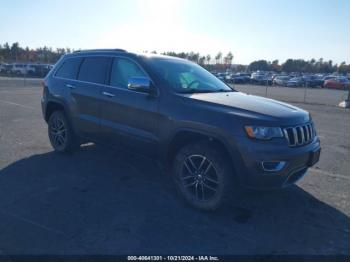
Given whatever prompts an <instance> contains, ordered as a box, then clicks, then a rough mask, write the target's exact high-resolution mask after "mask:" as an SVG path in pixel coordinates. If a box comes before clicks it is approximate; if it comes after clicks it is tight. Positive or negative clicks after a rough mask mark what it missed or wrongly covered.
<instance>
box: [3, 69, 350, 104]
mask: <svg viewBox="0 0 350 262" xmlns="http://www.w3.org/2000/svg"><path fill="white" fill-rule="evenodd" d="M41 81H42V79H41V78H33V77H30V76H28V75H22V76H20V77H18V76H15V77H9V76H0V87H1V88H2V89H3V88H20V87H40V86H41V85H40V82H41ZM233 86H234V88H235V89H236V90H238V91H241V92H243V93H247V94H252V95H257V96H263V97H267V98H272V99H276V100H280V101H285V102H290V103H308V104H318V105H329V106H338V105H339V103H341V102H342V101H344V100H350V90H349V91H347V90H333V89H325V88H311V87H307V86H306V87H281V86H274V85H252V84H234V85H233Z"/></svg>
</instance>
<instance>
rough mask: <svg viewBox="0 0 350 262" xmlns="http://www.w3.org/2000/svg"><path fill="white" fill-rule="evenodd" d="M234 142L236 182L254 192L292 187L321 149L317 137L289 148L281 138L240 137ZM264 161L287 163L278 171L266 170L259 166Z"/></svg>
mask: <svg viewBox="0 0 350 262" xmlns="http://www.w3.org/2000/svg"><path fill="white" fill-rule="evenodd" d="M237 143H238V151H239V154H240V156H239V159H240V161H238V162H240V163H238V164H237V165H236V171H237V175H238V179H239V181H240V183H241V185H242V186H244V187H248V188H257V189H269V188H283V187H286V186H289V185H292V184H294V183H295V182H297V181H298V180H299V179H301V178H302V177H303V176H304V175H305V174H306V172H307V170H308V168H309V167H310V166H312V165H314V164H315V162H312V163H311V162H310V157H311V156H312V154H313V152H317V151H318V150H321V146H320V140H319V138H318V137H317V136H316V137H315V138H314V140H313V141H312V142H311V143H310V144H307V145H304V146H301V147H289V146H288V145H287V143H286V142H285V141H282V139H279V140H278V141H268V142H266V141H265V142H264V141H256V140H252V139H249V138H247V137H242V138H241V139H238V142H237ZM264 161H276V162H278V161H283V162H285V163H286V164H285V165H284V167H283V168H282V169H281V170H279V171H266V170H264V168H263V167H262V164H261V163H262V162H264ZM317 161H318V159H317V160H316V162H317Z"/></svg>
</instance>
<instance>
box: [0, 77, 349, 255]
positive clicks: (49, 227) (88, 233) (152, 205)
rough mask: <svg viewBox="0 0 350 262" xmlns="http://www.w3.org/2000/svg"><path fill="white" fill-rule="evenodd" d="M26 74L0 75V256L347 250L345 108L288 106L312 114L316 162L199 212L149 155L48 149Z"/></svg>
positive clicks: (36, 90)
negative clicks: (279, 183) (318, 150)
mask: <svg viewBox="0 0 350 262" xmlns="http://www.w3.org/2000/svg"><path fill="white" fill-rule="evenodd" d="M27 81H28V82H27V83H23V82H21V81H17V82H16V81H14V80H6V81H0V232H1V233H0V254H153V255H159V254H193V253H195V254H204V253H205V254H350V217H349V216H350V190H349V189H350V172H349V170H350V161H349V160H350V133H349V129H350V111H349V110H346V109H340V108H336V107H331V106H321V105H311V104H302V103H300V104H295V105H297V106H299V107H302V108H304V109H306V110H309V111H310V112H311V113H312V115H313V117H314V120H315V122H316V127H317V129H318V134H319V136H320V138H321V141H322V148H323V152H322V156H321V161H320V162H319V163H318V164H317V165H316V166H315V167H314V168H312V169H310V172H309V174H308V175H307V176H306V177H305V178H304V179H303V180H302V181H301V182H299V183H298V184H297V185H296V186H292V187H290V188H288V189H285V190H281V191H273V192H247V193H245V194H243V195H241V196H240V198H237V199H232V201H231V202H230V203H228V204H226V205H225V206H223V207H222V208H221V209H220V210H218V211H217V212H214V213H203V212H198V211H196V210H193V209H192V208H191V207H189V206H187V204H185V203H184V201H183V200H182V199H181V198H180V197H179V196H178V195H177V194H176V192H175V191H174V188H173V186H172V184H171V182H170V181H169V179H168V178H167V176H166V174H163V173H162V172H161V171H160V169H159V168H158V166H157V165H156V163H155V162H154V161H152V160H151V159H147V158H144V157H141V156H137V155H133V154H130V153H125V152H123V151H114V150H110V149H107V148H103V147H98V146H95V145H88V146H84V147H82V149H81V151H79V152H77V153H74V154H71V155H59V154H55V153H53V152H52V149H51V147H50V145H49V142H48V138H47V130H46V124H45V122H44V121H43V119H42V117H41V109H40V96H41V88H40V87H39V86H38V85H37V82H35V81H34V82H30V81H29V80H27ZM253 88H256V89H257V88H260V87H253ZM251 90H253V89H251ZM257 90H259V89H257ZM286 90H288V92H293V90H290V89H286ZM320 91H322V90H320ZM313 92H315V94H317V95H319V96H320V97H322V99H334V100H336V99H337V98H336V97H337V95H335V98H333V97H332V96H331V95H329V94H328V95H327V97H324V94H322V93H317V91H316V90H313ZM330 94H333V93H330ZM334 94H335V93H334Z"/></svg>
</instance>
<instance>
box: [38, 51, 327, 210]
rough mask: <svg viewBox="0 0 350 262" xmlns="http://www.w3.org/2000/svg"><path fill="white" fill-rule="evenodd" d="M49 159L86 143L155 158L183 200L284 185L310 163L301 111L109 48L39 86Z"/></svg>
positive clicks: (209, 205)
mask: <svg viewBox="0 0 350 262" xmlns="http://www.w3.org/2000/svg"><path fill="white" fill-rule="evenodd" d="M43 87H44V91H43V97H42V109H43V115H44V118H45V120H46V121H47V123H48V134H49V138H50V141H51V144H52V146H53V148H54V149H55V150H56V151H58V152H68V151H72V150H74V149H77V148H78V147H79V146H80V145H81V144H82V143H86V142H90V141H92V142H96V143H102V144H106V145H112V146H115V147H118V148H121V149H128V150H130V149H131V150H133V151H137V152H140V153H143V154H147V155H149V156H152V157H157V158H158V159H159V160H161V162H162V163H163V164H164V166H165V167H167V168H166V169H165V170H167V171H166V173H168V174H170V175H171V176H172V177H173V179H174V181H175V184H176V186H177V188H178V189H179V191H180V192H181V194H182V195H183V196H184V197H185V199H186V200H187V201H188V202H189V203H190V204H192V205H193V206H195V207H197V208H200V209H205V210H209V209H215V208H216V207H218V206H219V204H220V203H221V202H222V200H223V199H224V198H225V196H227V194H228V192H229V191H231V189H235V188H237V186H238V185H241V186H244V187H250V188H281V187H285V186H288V185H291V184H294V183H295V182H296V181H297V180H298V179H300V178H301V177H302V176H303V175H304V174H305V173H306V171H307V169H308V168H309V167H310V166H312V165H314V164H315V163H316V162H317V161H318V160H319V156H320V141H319V138H318V137H317V135H316V131H315V127H314V123H313V121H312V119H311V116H310V114H309V113H308V112H306V111H304V110H302V109H300V108H297V107H294V106H291V105H288V104H285V103H282V102H278V101H274V100H271V99H266V98H262V97H257V96H252V95H247V94H244V93H240V92H237V91H235V90H234V89H232V88H231V87H229V86H227V85H226V84H225V83H223V82H222V81H221V80H219V79H218V78H216V77H215V76H213V75H212V74H210V73H209V72H207V71H206V70H205V69H203V68H202V67H200V66H198V65H197V64H194V63H191V62H189V61H187V60H183V59H179V58H174V57H167V56H158V55H144V54H142V55H140V54H133V53H129V52H126V51H124V50H121V49H115V50H87V51H79V52H75V53H73V54H68V55H65V56H64V57H62V58H61V59H60V61H59V62H58V63H57V64H56V65H55V67H54V68H53V69H52V70H51V71H50V73H49V74H48V76H47V77H46V78H45V80H44V81H43Z"/></svg>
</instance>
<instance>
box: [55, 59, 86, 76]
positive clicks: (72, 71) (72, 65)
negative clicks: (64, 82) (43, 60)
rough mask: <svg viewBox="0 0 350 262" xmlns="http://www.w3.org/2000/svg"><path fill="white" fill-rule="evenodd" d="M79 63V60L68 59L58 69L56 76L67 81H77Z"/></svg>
mask: <svg viewBox="0 0 350 262" xmlns="http://www.w3.org/2000/svg"><path fill="white" fill-rule="evenodd" d="M80 63H81V58H70V59H67V60H66V61H64V62H63V64H62V66H61V67H60V68H59V69H58V71H57V73H56V76H57V77H62V78H67V79H77V74H78V70H79V66H80Z"/></svg>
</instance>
